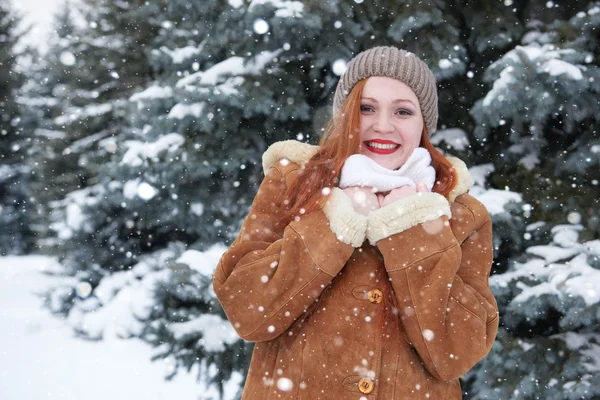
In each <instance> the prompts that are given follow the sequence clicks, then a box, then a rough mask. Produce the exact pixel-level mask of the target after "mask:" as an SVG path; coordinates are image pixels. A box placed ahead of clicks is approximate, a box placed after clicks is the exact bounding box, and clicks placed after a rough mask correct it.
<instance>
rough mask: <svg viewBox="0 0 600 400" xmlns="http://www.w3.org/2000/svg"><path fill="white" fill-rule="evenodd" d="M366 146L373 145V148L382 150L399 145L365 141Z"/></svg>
mask: <svg viewBox="0 0 600 400" xmlns="http://www.w3.org/2000/svg"><path fill="white" fill-rule="evenodd" d="M367 146H369V147H373V148H375V149H383V150H392V149H395V148H398V147H400V145H399V144H391V143H390V144H383V143H373V142H367Z"/></svg>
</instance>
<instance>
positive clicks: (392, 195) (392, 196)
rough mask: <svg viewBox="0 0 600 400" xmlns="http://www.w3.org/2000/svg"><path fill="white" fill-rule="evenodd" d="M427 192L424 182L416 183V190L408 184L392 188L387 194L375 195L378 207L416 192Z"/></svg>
mask: <svg viewBox="0 0 600 400" xmlns="http://www.w3.org/2000/svg"><path fill="white" fill-rule="evenodd" d="M426 192H429V189H427V186H426V185H425V184H424V183H421V182H419V183H417V190H415V189H413V188H412V187H411V186H409V185H404V186H401V187H399V188H396V189H392V190H391V191H390V192H389V193H388V195H387V196H385V197H384V196H377V197H378V199H379V204H380V207H383V206H387V205H388V204H391V203H393V202H394V201H396V200H400V199H402V198H404V197H408V196H414V195H415V194H417V193H426Z"/></svg>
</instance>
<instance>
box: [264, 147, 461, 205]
mask: <svg viewBox="0 0 600 400" xmlns="http://www.w3.org/2000/svg"><path fill="white" fill-rule="evenodd" d="M317 148H318V146H314V145H311V144H308V143H302V142H298V141H296V140H283V141H281V142H276V143H273V144H272V145H271V146H269V148H268V149H267V151H265V152H264V154H263V156H262V164H263V171H264V173H265V175H266V174H267V171H268V170H269V168H271V166H272V165H273V164H275V162H277V161H279V160H281V159H282V158H285V159H287V160H289V161H291V162H293V163H296V164H298V165H300V166H304V164H305V163H306V162H307V161H308V160H310V158H311V157H312V156H313V155H315V153H316V152H317ZM446 158H447V159H448V161H450V163H451V164H452V166H453V167H454V169H455V170H456V174H457V176H458V182H457V184H456V186H455V187H454V189H452V191H451V192H450V194H449V195H448V198H449V200H450V202H453V201H454V199H456V198H457V197H458V196H460V195H461V194H463V193H467V192H468V191H469V189H470V188H471V186H473V178H472V177H471V174H470V173H469V170H468V169H467V166H466V165H465V163H464V162H463V161H462V160H461V159H459V158H456V157H446Z"/></svg>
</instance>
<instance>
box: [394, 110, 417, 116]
mask: <svg viewBox="0 0 600 400" xmlns="http://www.w3.org/2000/svg"><path fill="white" fill-rule="evenodd" d="M396 113H397V114H400V115H412V114H413V113H412V111H410V110H398V111H396Z"/></svg>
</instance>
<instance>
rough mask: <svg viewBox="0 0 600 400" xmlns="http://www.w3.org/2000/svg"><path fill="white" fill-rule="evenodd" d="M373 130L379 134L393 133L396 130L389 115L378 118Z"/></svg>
mask: <svg viewBox="0 0 600 400" xmlns="http://www.w3.org/2000/svg"><path fill="white" fill-rule="evenodd" d="M373 128H374V129H375V130H376V131H377V132H382V133H386V132H391V131H392V130H393V129H394V125H392V121H391V119H390V117H389V116H388V115H385V114H383V113H381V114H379V115H378V116H377V119H376V120H375V124H374V126H373Z"/></svg>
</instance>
